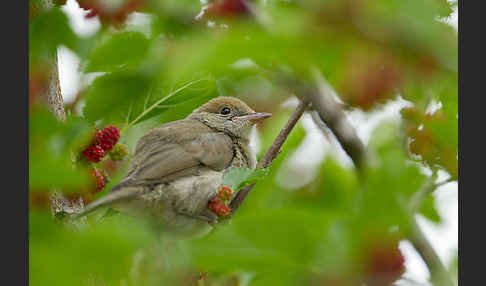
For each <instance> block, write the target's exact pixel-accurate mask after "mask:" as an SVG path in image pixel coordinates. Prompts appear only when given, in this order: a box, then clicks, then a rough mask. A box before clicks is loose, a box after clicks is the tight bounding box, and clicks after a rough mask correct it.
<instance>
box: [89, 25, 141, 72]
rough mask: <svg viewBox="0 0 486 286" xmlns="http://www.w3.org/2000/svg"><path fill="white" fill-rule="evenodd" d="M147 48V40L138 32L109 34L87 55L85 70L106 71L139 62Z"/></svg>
mask: <svg viewBox="0 0 486 286" xmlns="http://www.w3.org/2000/svg"><path fill="white" fill-rule="evenodd" d="M148 50H149V40H148V39H147V38H146V37H145V36H144V35H143V34H142V33H140V32H124V33H119V34H115V35H113V36H111V38H109V39H108V40H106V41H104V42H103V43H102V44H101V45H99V46H98V47H96V48H95V49H94V51H93V52H92V53H91V55H90V57H89V63H88V66H87V67H86V72H100V71H102V72H107V71H113V70H115V69H117V68H120V67H123V68H126V67H127V66H132V65H135V64H137V63H139V62H141V61H142V60H143V59H144V58H145V57H146V55H147V53H148Z"/></svg>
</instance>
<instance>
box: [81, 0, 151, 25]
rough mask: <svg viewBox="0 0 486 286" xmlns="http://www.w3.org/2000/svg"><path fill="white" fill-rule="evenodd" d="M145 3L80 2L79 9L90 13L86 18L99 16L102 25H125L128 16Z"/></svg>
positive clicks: (140, 0) (138, 0) (129, 0)
mask: <svg viewBox="0 0 486 286" xmlns="http://www.w3.org/2000/svg"><path fill="white" fill-rule="evenodd" d="M144 2H145V1H144V0H124V1H123V3H109V2H107V1H105V0H78V3H79V7H81V8H82V9H84V10H87V11H89V13H88V14H87V15H86V16H85V17H86V18H92V17H95V16H99V19H100V21H101V23H103V24H115V25H119V24H121V23H123V22H124V21H125V20H126V18H127V16H128V14H129V13H131V12H133V11H136V10H137V9H139V8H141V7H142V6H143V5H144Z"/></svg>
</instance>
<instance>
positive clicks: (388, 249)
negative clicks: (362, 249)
mask: <svg viewBox="0 0 486 286" xmlns="http://www.w3.org/2000/svg"><path fill="white" fill-rule="evenodd" d="M365 266H366V268H365V270H366V274H367V277H368V280H369V282H370V283H371V285H377V286H381V285H383V286H385V285H391V284H392V283H393V282H395V281H396V280H398V279H399V278H400V277H401V276H402V274H403V273H404V272H405V258H404V257H403V255H402V252H401V251H400V248H399V247H398V240H392V241H381V242H380V243H378V242H376V243H374V244H373V245H370V246H369V247H368V251H367V259H366V264H365Z"/></svg>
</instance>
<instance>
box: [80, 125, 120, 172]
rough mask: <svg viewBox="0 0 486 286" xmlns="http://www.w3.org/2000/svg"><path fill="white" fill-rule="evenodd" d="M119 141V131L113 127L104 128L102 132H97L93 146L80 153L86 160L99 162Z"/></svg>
mask: <svg viewBox="0 0 486 286" xmlns="http://www.w3.org/2000/svg"><path fill="white" fill-rule="evenodd" d="M118 139H120V131H119V130H118V128H116V127H115V126H108V127H105V128H104V129H103V130H97V131H96V135H95V139H94V142H93V144H91V146H89V147H88V148H87V149H85V150H84V151H83V152H82V155H83V157H84V158H86V160H88V161H91V162H95V163H97V162H99V161H100V160H101V159H102V158H103V157H104V156H105V153H106V152H108V151H110V150H111V149H113V146H115V144H116V143H117V142H118Z"/></svg>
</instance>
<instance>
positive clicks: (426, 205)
mask: <svg viewBox="0 0 486 286" xmlns="http://www.w3.org/2000/svg"><path fill="white" fill-rule="evenodd" d="M419 212H420V214H422V215H423V216H424V217H426V218H427V219H428V220H430V221H432V222H434V223H440V222H442V218H441V217H440V215H439V213H438V212H437V208H436V206H435V196H434V195H433V194H429V195H427V197H426V198H425V199H424V200H423V202H422V206H421V207H420V210H419Z"/></svg>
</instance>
